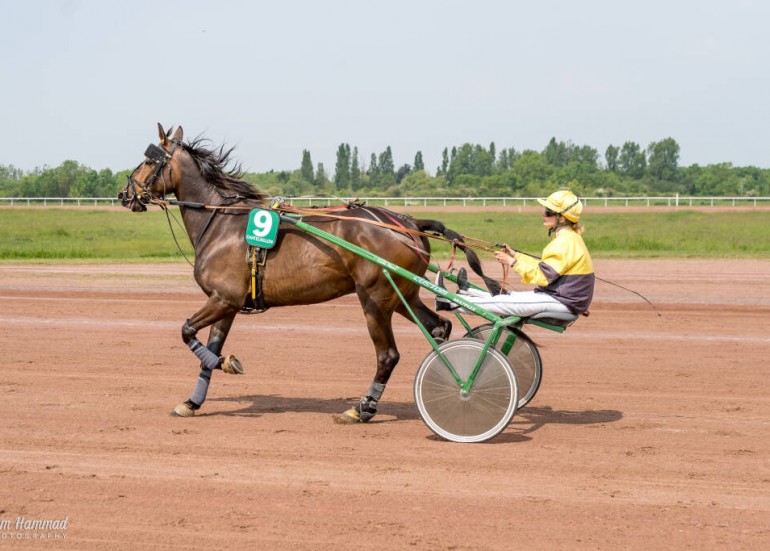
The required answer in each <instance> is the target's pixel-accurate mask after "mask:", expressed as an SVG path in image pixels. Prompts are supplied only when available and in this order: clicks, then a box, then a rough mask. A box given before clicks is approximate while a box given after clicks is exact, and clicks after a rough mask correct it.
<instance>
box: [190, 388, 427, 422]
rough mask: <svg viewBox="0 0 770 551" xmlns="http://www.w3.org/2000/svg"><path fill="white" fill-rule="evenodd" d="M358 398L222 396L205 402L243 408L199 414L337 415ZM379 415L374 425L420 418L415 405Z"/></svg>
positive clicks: (389, 407) (384, 409)
mask: <svg viewBox="0 0 770 551" xmlns="http://www.w3.org/2000/svg"><path fill="white" fill-rule="evenodd" d="M360 399H361V397H360V396H357V397H355V398H328V399H324V398H306V397H301V398H300V397H295V396H279V395H277V394H253V395H251V396H237V397H236V396H225V397H221V398H209V399H208V400H207V401H208V402H239V403H241V404H242V407H240V408H238V409H234V410H231V411H218V412H211V413H201V415H202V416H204V415H211V416H214V415H224V416H232V417H261V416H263V415H266V414H270V413H303V412H304V413H326V414H329V415H338V414H340V413H342V412H343V411H345V410H348V409H350V408H351V407H353V406H354V405H356V404H357V403H358V402H359V400H360ZM379 411H380V414H379V415H378V416H377V417H375V418H374V419H372V420H371V421H370V422H369V424H373V423H391V422H393V421H409V420H415V419H419V418H420V415H419V413H418V412H417V406H416V405H415V404H414V402H382V403H381V404H380V408H379Z"/></svg>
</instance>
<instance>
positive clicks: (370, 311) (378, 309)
mask: <svg viewBox="0 0 770 551" xmlns="http://www.w3.org/2000/svg"><path fill="white" fill-rule="evenodd" d="M358 298H359V300H360V301H361V305H362V306H363V307H364V315H365V316H366V326H367V328H368V329H369V336H370V337H371V339H372V342H373V343H374V349H375V352H376V354H377V372H376V373H375V375H374V380H373V381H372V384H371V385H370V386H369V390H368V391H367V393H366V396H364V397H363V398H361V401H360V402H359V403H358V404H357V405H356V406H354V407H353V408H351V409H349V410H347V411H346V412H344V413H343V414H342V415H341V416H340V418H339V419H340V420H341V421H343V422H347V423H359V422H360V423H366V422H367V421H369V420H371V419H372V417H374V416H375V415H376V413H377V403H378V402H379V400H380V398H382V393H383V392H384V391H385V385H386V384H387V383H388V379H390V375H391V373H393V368H395V367H396V364H397V363H398V360H399V358H400V357H401V356H400V355H399V353H398V349H397V348H396V339H395V337H394V336H393V326H392V318H393V311H394V308H395V304H393V303H392V300H393V299H392V297H391V298H390V301H387V300H384V301H377V300H375V299H374V298H372V297H371V296H370V295H369V294H368V293H366V292H365V291H362V290H361V289H359V291H358ZM396 300H398V299H397V298H396Z"/></svg>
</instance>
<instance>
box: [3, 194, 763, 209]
mask: <svg viewBox="0 0 770 551" xmlns="http://www.w3.org/2000/svg"><path fill="white" fill-rule="evenodd" d="M285 200H286V202H287V203H289V204H291V205H294V206H298V207H322V206H331V205H338V204H340V203H341V202H345V201H347V199H344V198H340V197H287V198H286V199H285ZM356 200H357V201H365V202H366V204H368V205H381V206H386V207H388V206H390V207H451V206H456V207H500V206H502V207H528V206H530V207H531V206H537V205H538V203H537V198H535V197H358V198H356ZM582 201H583V204H584V205H591V206H604V207H759V206H770V197H684V196H672V197H583V198H582ZM119 205H120V200H119V199H117V198H115V197H0V206H11V207H13V206H27V207H29V206H42V207H65V206H76V207H100V206H119Z"/></svg>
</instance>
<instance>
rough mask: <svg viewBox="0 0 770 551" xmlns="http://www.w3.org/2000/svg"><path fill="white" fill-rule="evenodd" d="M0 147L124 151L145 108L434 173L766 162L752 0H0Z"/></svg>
mask: <svg viewBox="0 0 770 551" xmlns="http://www.w3.org/2000/svg"><path fill="white" fill-rule="evenodd" d="M0 10H1V11H0V13H2V22H1V23H0V28H1V29H2V31H0V75H2V80H1V81H0V82H2V85H1V86H0V98H1V99H2V101H0V164H3V165H13V166H15V167H17V168H20V169H22V170H24V171H29V170H33V169H34V168H36V167H41V168H42V167H44V166H49V167H55V166H58V165H59V164H61V163H62V162H63V161H65V160H75V161H78V162H79V163H81V164H83V165H86V166H88V167H90V168H93V169H96V170H101V169H103V168H109V169H111V170H113V171H119V170H123V169H127V168H132V167H134V166H136V165H137V164H138V163H139V162H140V161H141V160H142V159H143V152H144V150H145V148H146V146H147V144H148V143H151V142H152V143H157V142H158V131H157V123H158V122H160V123H161V124H162V125H163V127H164V128H168V127H171V126H173V127H176V126H182V127H183V129H184V136H185V139H186V140H190V139H192V138H195V137H199V136H203V137H205V138H207V139H209V140H210V142H211V144H212V145H214V146H217V147H218V146H220V145H226V146H227V147H235V151H234V153H233V156H234V157H235V159H236V160H237V161H239V162H240V163H241V164H242V168H243V169H244V170H246V171H248V172H267V171H269V170H276V171H278V170H295V169H298V168H299V167H300V165H301V161H302V152H303V150H308V151H309V152H310V154H311V159H312V162H313V164H314V165H317V164H318V163H323V164H324V168H325V170H326V172H327V175H329V176H331V175H332V174H333V171H334V165H335V162H336V151H337V148H338V147H339V145H340V144H341V143H347V144H350V146H351V148H353V147H358V151H359V155H360V157H361V159H362V161H363V163H364V164H368V161H369V158H370V157H371V154H372V153H375V154H377V155H379V154H380V153H381V152H383V151H384V150H385V149H386V148H387V147H388V146H390V147H391V150H392V153H393V158H394V163H395V165H396V167H399V166H401V165H403V164H412V163H413V162H414V157H415V154H416V153H417V151H420V152H422V155H423V159H424V161H425V166H426V169H427V170H428V171H429V172H430V173H432V174H435V170H436V167H438V165H439V164H440V163H441V153H442V151H443V150H444V148H447V147H448V148H449V149H450V150H451V148H452V147H453V146H458V147H459V146H461V145H462V144H464V143H471V144H474V145H475V144H481V145H484V146H485V147H487V146H489V144H490V143H492V142H494V143H495V146H496V148H497V150H498V151H499V150H501V149H502V148H510V147H513V148H515V149H516V150H518V151H522V150H525V149H533V150H536V151H542V150H543V149H544V148H545V146H546V145H547V143H548V141H549V140H550V139H551V138H552V137H554V138H556V140H557V141H564V142H572V143H573V144H575V145H578V146H582V145H590V146H592V147H594V148H596V149H597V151H598V152H599V154H600V155H601V156H602V158H603V154H604V152H605V150H606V148H607V146H609V145H616V146H622V144H623V143H624V142H626V141H632V142H636V143H638V144H639V145H640V146H641V147H643V148H644V147H647V146H648V145H649V144H650V143H651V142H654V141H659V140H662V139H665V138H668V137H671V138H674V139H675V140H676V141H677V143H678V144H679V146H680V158H679V164H680V166H689V165H691V164H696V163H697V164H700V165H708V164H714V163H724V162H729V163H732V164H733V165H734V166H750V165H751V166H758V167H763V168H767V167H770V70H768V68H770V33H768V32H767V25H768V21H770V2H767V1H765V0H756V1H752V0H724V1H715V0H662V1H661V0H651V1H646V2H623V1H618V0H581V1H579V2H578V1H574V0H542V1H537V2H535V1H532V0H526V1H519V0H468V1H459V0H388V2H371V1H367V0H359V1H352V0H351V1H345V0H281V1H275V0H271V1H262V0H252V1H236V0H217V1H216V2H212V1H210V0H153V1H147V0H131V2H121V1H117V0H26V1H23V2H22V1H16V0H0Z"/></svg>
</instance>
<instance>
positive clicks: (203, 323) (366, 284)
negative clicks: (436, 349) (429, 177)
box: [118, 123, 478, 423]
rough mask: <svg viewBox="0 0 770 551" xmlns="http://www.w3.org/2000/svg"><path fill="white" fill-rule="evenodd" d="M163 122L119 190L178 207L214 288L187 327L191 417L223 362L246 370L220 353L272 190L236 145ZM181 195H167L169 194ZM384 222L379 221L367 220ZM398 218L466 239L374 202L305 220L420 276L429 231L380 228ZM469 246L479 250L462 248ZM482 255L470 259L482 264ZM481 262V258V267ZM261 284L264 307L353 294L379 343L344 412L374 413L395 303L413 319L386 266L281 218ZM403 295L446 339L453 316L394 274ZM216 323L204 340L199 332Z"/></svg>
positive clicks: (202, 274)
mask: <svg viewBox="0 0 770 551" xmlns="http://www.w3.org/2000/svg"><path fill="white" fill-rule="evenodd" d="M172 130H173V127H172V128H169V130H168V131H167V132H165V131H164V130H163V127H162V126H161V125H160V123H158V133H159V136H160V144H159V145H158V146H156V145H154V144H151V145H150V146H149V147H148V148H147V150H146V151H145V159H144V161H143V162H142V163H141V164H139V166H137V167H136V169H134V171H133V172H132V173H131V175H130V176H129V177H128V181H127V182H126V186H125V187H124V188H123V190H122V191H121V192H120V193H119V195H118V197H119V198H120V199H121V203H122V205H123V206H125V207H127V208H129V209H130V210H131V211H133V212H141V211H145V210H147V205H149V204H153V203H154V204H159V205H161V206H162V207H164V208H166V207H165V206H166V205H168V204H169V203H170V204H175V205H178V206H179V209H180V213H181V217H182V221H183V224H184V227H185V230H186V231H187V234H188V237H189V239H190V243H191V244H192V246H193V248H194V251H195V262H194V268H193V269H194V277H195V281H196V282H197V284H198V285H199V286H200V288H201V289H202V290H203V292H204V293H205V294H206V295H207V296H208V300H206V302H205V304H204V305H203V306H202V307H201V308H200V309H199V310H198V311H197V312H195V313H194V314H193V315H192V316H191V317H190V318H189V319H188V320H186V321H185V322H184V324H183V326H182V339H183V341H184V342H185V344H186V345H187V346H188V347H189V348H190V350H191V351H192V352H193V353H194V354H195V355H196V356H197V357H198V359H200V362H201V363H200V372H199V375H198V379H197V382H196V385H195V388H194V391H193V393H192V395H191V397H190V398H189V399H188V400H187V401H185V402H183V403H180V404H178V405H177V406H176V407H175V408H174V411H173V413H174V414H175V415H178V416H181V417H190V416H193V415H195V412H196V411H197V410H198V409H200V407H201V406H202V405H203V403H204V401H205V400H206V395H207V393H208V389H209V384H210V381H211V375H212V372H213V371H214V370H217V369H221V370H223V371H225V372H228V373H243V369H242V367H241V365H240V362H238V360H237V359H235V357H234V356H232V355H230V356H226V357H225V356H222V355H221V353H222V348H223V346H224V344H225V340H226V339H227V335H228V332H229V331H230V328H231V327H232V324H233V321H234V319H235V317H236V315H237V314H238V313H239V312H241V311H242V310H243V308H244V306H245V305H246V304H247V302H248V300H249V299H251V298H252V274H251V270H252V268H251V264H250V262H249V261H248V244H247V242H246V240H245V237H244V234H245V231H246V226H247V223H248V218H249V217H248V216H247V215H248V213H249V212H250V209H253V208H261V207H267V206H268V200H269V197H268V196H267V194H265V193H263V192H262V191H260V190H258V189H257V188H255V187H254V186H252V185H251V184H250V183H248V182H246V181H244V180H243V179H242V178H241V172H240V167H239V165H237V164H236V165H235V166H234V167H233V166H231V160H230V154H231V153H232V151H233V150H232V149H229V150H225V149H224V146H222V147H220V148H219V149H213V150H212V149H209V148H207V147H205V144H206V140H203V139H201V138H196V139H195V140H193V141H192V142H190V143H185V142H183V130H182V128H181V127H177V129H176V131H174V133H173V135H172V134H171V133H172ZM172 194H173V195H174V196H175V198H176V199H175V200H173V201H169V200H168V196H169V195H172ZM371 220H375V221H379V224H380V225H377V224H372V223H367V222H371ZM396 220H397V221H399V223H400V224H403V226H404V227H405V228H408V229H411V230H418V232H419V231H421V230H432V231H435V232H437V233H440V234H442V235H444V236H447V237H448V238H450V239H453V240H458V241H462V238H461V236H460V235H459V234H457V233H456V232H453V231H452V230H449V229H447V228H445V227H444V226H443V224H441V223H440V222H438V221H434V220H414V219H412V218H411V217H405V216H403V215H399V214H396V213H393V212H390V211H387V210H386V209H382V208H376V207H364V206H360V207H358V208H348V209H346V210H342V211H338V212H336V214H335V216H334V217H333V218H330V217H324V216H305V217H303V221H305V222H307V223H309V224H313V225H317V226H319V227H322V228H323V229H324V230H325V231H327V232H330V233H332V234H335V235H337V236H339V237H341V238H343V239H345V240H346V241H349V242H351V243H354V244H356V245H358V246H359V247H362V248H364V249H367V250H370V251H372V252H374V253H375V254H377V255H378V256H381V257H382V258H384V259H386V260H388V261H390V262H393V263H394V264H397V265H399V266H401V267H403V268H405V269H406V270H409V271H410V272H412V273H415V274H417V275H421V276H422V275H423V274H424V273H425V270H426V268H427V265H428V258H429V257H430V243H429V240H428V239H427V237H426V236H425V235H419V237H418V238H413V237H412V236H408V235H406V234H405V233H400V232H398V231H394V230H393V229H391V228H386V227H383V226H385V225H392V223H393V221H396ZM461 248H462V249H463V250H465V253H466V255H468V256H469V261H471V260H472V259H471V256H475V253H473V251H471V250H469V249H465V247H461ZM477 261H478V258H477V257H476V259H475V262H474V261H471V265H472V266H473V265H474V264H478V262H477ZM474 269H475V267H474ZM260 270H261V272H262V273H261V275H262V286H261V293H262V297H263V302H262V303H261V304H262V305H263V307H264V308H267V307H279V306H290V305H307V304H316V303H320V302H325V301H328V300H332V299H335V298H338V297H341V296H343V295H347V294H351V293H355V294H356V295H357V296H358V299H359V301H360V303H361V307H362V308H363V311H364V315H365V318H366V325H367V328H368V330H369V336H370V337H371V340H372V342H373V343H374V348H375V354H376V363H377V369H376V372H375V375H374V378H373V380H372V383H371V385H370V387H369V389H368V390H367V392H366V394H365V395H364V396H363V397H362V398H361V400H360V402H359V403H358V404H357V405H356V406H355V407H353V408H351V409H349V410H347V411H345V412H343V413H342V414H341V415H340V416H339V419H340V420H343V421H346V422H351V423H354V422H367V421H369V420H370V419H372V417H374V415H375V414H376V413H377V404H378V402H379V400H380V399H381V397H382V394H383V392H384V390H385V386H386V384H387V383H388V379H389V378H390V376H391V373H392V372H393V369H394V367H395V366H396V364H397V363H398V360H399V352H398V349H397V348H396V343H395V339H394V336H393V329H392V321H391V318H392V315H393V313H394V312H398V313H399V314H401V315H403V316H405V317H406V318H407V319H410V320H412V318H411V317H410V316H409V314H408V311H407V309H406V308H405V306H404V304H403V303H402V302H401V300H400V299H399V298H398V296H397V294H396V292H395V291H394V289H393V287H392V285H391V284H390V283H389V282H388V281H387V279H386V277H385V276H384V274H383V272H382V269H381V268H380V267H378V266H377V265H376V264H374V263H373V262H370V261H368V260H366V259H364V258H362V257H360V256H357V255H355V254H353V253H351V252H349V251H347V250H344V249H342V248H340V247H338V246H336V245H334V244H332V243H329V242H327V241H324V240H322V239H319V238H317V237H314V236H312V235H310V234H308V233H307V232H303V231H302V230H299V229H298V228H296V227H294V226H293V225H291V224H288V223H281V224H280V225H279V230H278V235H277V240H276V244H275V246H274V247H273V248H271V249H269V250H268V251H267V255H266V261H265V262H264V266H263V267H262V268H260ZM395 280H396V282H397V285H398V289H399V291H400V292H401V294H402V296H403V297H404V299H405V301H406V303H407V304H408V305H409V307H410V308H411V309H412V311H413V312H414V313H415V315H416V316H417V318H418V319H419V320H420V322H421V323H423V325H424V326H425V327H426V329H427V330H428V331H429V332H430V333H431V334H432V335H433V336H434V337H435V338H437V339H447V338H449V334H450V332H451V329H452V324H451V323H450V322H449V321H448V320H447V319H445V318H443V317H441V316H439V315H438V314H436V313H435V312H434V311H433V310H431V309H430V308H428V307H427V306H426V305H425V304H423V302H422V301H421V299H420V297H419V291H420V287H419V286H418V285H416V284H415V283H412V282H410V281H407V280H406V279H404V278H399V277H397V278H395ZM205 327H210V331H209V337H208V341H207V344H206V345H205V346H204V345H203V344H202V343H201V342H200V341H199V340H198V339H197V338H196V335H197V333H198V331H200V330H201V329H203V328H205Z"/></svg>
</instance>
